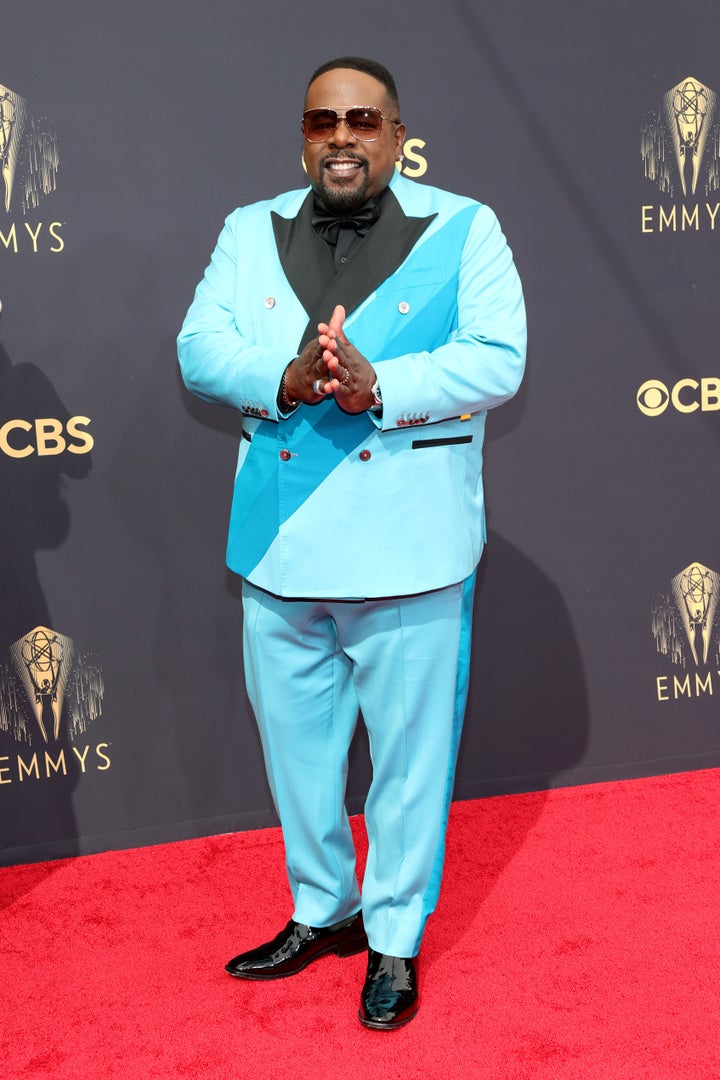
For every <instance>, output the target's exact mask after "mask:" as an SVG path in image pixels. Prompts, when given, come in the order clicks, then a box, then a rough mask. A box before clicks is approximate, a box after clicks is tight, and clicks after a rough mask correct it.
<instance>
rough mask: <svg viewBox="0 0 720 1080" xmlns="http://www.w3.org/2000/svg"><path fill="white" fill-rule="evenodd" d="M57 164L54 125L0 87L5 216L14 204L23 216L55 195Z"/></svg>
mask: <svg viewBox="0 0 720 1080" xmlns="http://www.w3.org/2000/svg"><path fill="white" fill-rule="evenodd" d="M59 164H60V158H59V154H58V145H57V138H56V135H55V128H54V125H53V123H52V122H51V121H49V120H47V119H45V118H44V117H36V116H34V115H33V114H32V113H31V112H30V109H29V107H28V103H27V101H26V100H25V98H23V97H21V96H20V94H18V93H16V92H15V91H14V90H11V89H10V88H9V87H7V86H3V85H2V84H1V83H0V170H1V171H2V188H0V190H2V195H3V198H2V200H1V201H2V204H3V205H4V207H5V212H6V213H7V214H9V213H10V211H11V209H12V207H13V206H14V205H15V203H19V205H20V208H21V210H22V212H23V214H27V212H28V211H29V210H34V209H36V208H37V206H38V205H39V203H40V200H41V199H42V198H43V197H44V196H45V195H49V194H50V193H51V192H53V191H55V187H56V180H57V171H58V167H59ZM6 246H7V245H6Z"/></svg>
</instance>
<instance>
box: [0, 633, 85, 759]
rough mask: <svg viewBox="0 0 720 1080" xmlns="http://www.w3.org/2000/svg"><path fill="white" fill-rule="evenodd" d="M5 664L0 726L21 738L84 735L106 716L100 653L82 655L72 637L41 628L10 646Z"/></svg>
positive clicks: (0, 688) (1, 677) (0, 672)
mask: <svg viewBox="0 0 720 1080" xmlns="http://www.w3.org/2000/svg"><path fill="white" fill-rule="evenodd" d="M9 653H10V662H9V663H6V664H2V665H0V730H4V731H8V732H10V733H12V734H13V735H14V737H15V739H16V740H17V741H18V742H25V743H32V742H33V741H35V740H36V739H37V737H38V736H39V737H40V739H41V740H42V742H43V743H46V744H49V743H53V742H57V741H58V740H59V739H61V738H62V737H64V736H66V735H67V736H69V738H70V739H71V740H73V741H75V740H77V739H78V738H80V737H81V736H82V735H83V734H84V733H85V732H86V731H87V729H88V727H89V726H90V724H91V723H92V722H93V721H94V720H96V719H97V718H98V717H99V716H100V715H101V714H102V702H103V696H104V692H105V688H104V683H103V674H102V668H101V666H100V664H99V662H98V660H97V658H96V657H94V656H92V655H91V654H87V653H80V652H79V651H78V650H77V649H76V647H75V644H74V642H73V640H72V639H71V638H69V637H66V636H65V635H64V634H59V633H58V632H57V631H56V630H51V629H50V628H49V627H47V626H36V627H35V628H34V629H33V630H30V631H28V633H27V634H24V635H23V636H22V637H21V638H19V639H18V640H17V641H15V642H14V643H13V644H12V645H11V646H10V649H9Z"/></svg>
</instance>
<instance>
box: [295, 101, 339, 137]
mask: <svg viewBox="0 0 720 1080" xmlns="http://www.w3.org/2000/svg"><path fill="white" fill-rule="evenodd" d="M337 124H338V117H337V113H336V112H333V110H332V109H312V110H311V111H310V112H306V113H305V115H304V116H303V135H304V136H305V138H306V139H307V140H308V141H309V142H323V140H324V139H329V138H330V136H331V135H333V134H334V133H335V128H336V127H337Z"/></svg>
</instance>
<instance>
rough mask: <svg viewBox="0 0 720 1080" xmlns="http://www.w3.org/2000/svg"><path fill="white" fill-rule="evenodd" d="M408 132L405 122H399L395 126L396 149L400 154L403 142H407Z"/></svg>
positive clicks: (398, 154)
mask: <svg viewBox="0 0 720 1080" xmlns="http://www.w3.org/2000/svg"><path fill="white" fill-rule="evenodd" d="M406 134H407V131H406V128H405V125H404V124H398V125H397V127H396V128H395V151H396V154H397V156H398V158H399V157H400V154H402V148H403V143H404V142H405V135H406Z"/></svg>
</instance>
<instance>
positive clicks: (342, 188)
mask: <svg viewBox="0 0 720 1080" xmlns="http://www.w3.org/2000/svg"><path fill="white" fill-rule="evenodd" d="M358 105H372V106H374V107H375V108H376V109H379V110H380V111H381V113H382V114H383V116H389V117H392V118H393V119H396V118H397V110H396V107H395V106H393V105H391V104H390V102H389V101H388V100H387V97H386V90H385V87H384V86H383V84H382V83H381V82H378V81H377V79H373V77H372V76H371V75H366V74H365V73H364V72H362V71H353V70H352V69H349V68H338V69H337V70H335V71H326V72H325V74H324V75H320V76H319V77H318V78H317V79H315V82H313V83H311V84H310V86H309V87H308V92H307V96H306V98H305V110H307V109H335V110H336V112H338V113H344V112H345V110H346V109H350V108H352V107H353V106H358ZM404 138H405V128H404V126H403V125H402V124H391V123H390V122H389V121H388V120H383V125H382V131H381V133H380V137H379V138H378V139H376V140H374V141H373V142H364V141H362V140H360V139H356V138H355V136H354V135H353V134H352V133H351V131H350V129H349V128H348V126H347V124H345V123H344V122H342V121H341V122H340V123H338V126H337V128H336V129H335V131H334V132H332V133H331V134H330V135H328V138H327V140H326V141H325V142H320V143H315V142H312V143H311V142H308V141H307V139H306V140H305V142H304V158H305V167H306V169H307V173H308V176H309V178H310V183H311V184H312V186H313V188H314V190H315V191H316V192H317V194H318V195H319V196H320V198H321V199H322V200H323V202H324V203H325V205H326V206H328V207H329V208H330V209H331V210H335V211H338V212H340V213H343V212H346V211H349V210H355V209H356V208H357V207H358V206H362V204H363V203H364V202H365V200H366V199H370V198H372V197H373V196H375V195H379V194H380V192H381V191H384V190H385V188H386V187H387V186H388V184H389V183H390V180H391V179H392V175H393V172H394V170H395V162H396V161H397V159H398V157H399V155H400V152H401V150H402V144H403V140H404Z"/></svg>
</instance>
